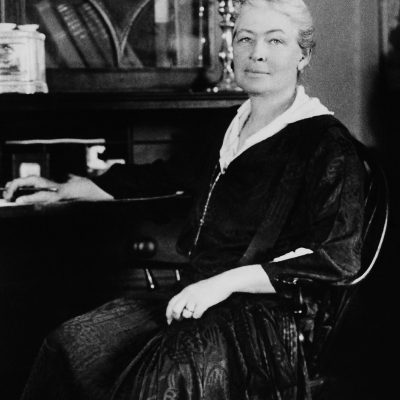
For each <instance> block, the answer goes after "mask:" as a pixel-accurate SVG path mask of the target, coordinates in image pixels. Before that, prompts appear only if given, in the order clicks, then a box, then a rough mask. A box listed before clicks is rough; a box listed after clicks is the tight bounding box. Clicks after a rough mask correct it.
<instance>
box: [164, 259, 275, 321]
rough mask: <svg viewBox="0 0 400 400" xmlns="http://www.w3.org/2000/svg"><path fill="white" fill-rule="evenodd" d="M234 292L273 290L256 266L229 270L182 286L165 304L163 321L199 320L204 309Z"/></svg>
mask: <svg viewBox="0 0 400 400" xmlns="http://www.w3.org/2000/svg"><path fill="white" fill-rule="evenodd" d="M234 292H245V293H275V289H274V287H273V286H272V284H271V281H270V280H269V277H268V275H267V273H266V272H265V271H264V269H263V268H262V266H261V265H260V264H254V265H245V266H242V267H237V268H233V269H231V270H228V271H225V272H222V273H221V274H219V275H215V276H213V277H212V278H208V279H205V280H203V281H199V282H197V283H193V284H192V285H189V286H187V287H185V289H183V290H182V291H181V292H180V293H178V294H177V295H176V296H174V297H173V298H172V299H171V300H170V301H169V303H168V307H167V311H166V316H167V322H168V324H170V323H171V322H172V320H173V319H176V320H178V321H179V320H181V319H182V318H200V317H201V316H202V315H203V314H204V312H205V311H206V310H208V309H209V308H210V307H212V306H214V305H215V304H218V303H221V301H224V300H225V299H227V298H228V297H229V296H230V295H231V294H232V293H234Z"/></svg>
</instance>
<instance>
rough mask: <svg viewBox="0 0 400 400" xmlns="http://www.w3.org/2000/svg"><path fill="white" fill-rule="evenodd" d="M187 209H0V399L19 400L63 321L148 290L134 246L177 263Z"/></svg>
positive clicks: (130, 203)
mask: <svg viewBox="0 0 400 400" xmlns="http://www.w3.org/2000/svg"><path fill="white" fill-rule="evenodd" d="M189 206H190V199H189V198H188V197H185V196H183V197H178V198H177V197H175V196H170V197H164V198H153V199H131V200H118V201H116V200H112V201H99V202H87V201H74V202H63V203H57V204H49V205H23V206H14V207H1V208H0V224H1V225H0V226H1V230H0V315H1V324H0V354H1V356H0V381H1V382H2V385H0V398H1V399H7V400H13V399H17V398H18V395H19V391H20V389H21V388H22V386H23V384H24V382H25V380H26V377H27V375H28V372H29V369H30V367H31V365H32V362H33V359H34V357H35V354H36V353H37V351H38V348H39V346H40V343H41V341H42V340H43V338H44V337H45V336H46V334H48V333H49V332H50V331H51V330H52V329H54V328H55V327H56V326H57V325H58V324H60V323H61V322H62V321H65V320H67V319H69V318H71V317H73V316H75V315H78V314H81V313H83V312H86V311H88V310H90V309H92V308H94V307H97V306H99V305H101V304H102V303H104V302H106V301H109V300H111V299H113V298H115V297H118V296H123V295H129V294H131V293H132V292H133V291H135V290H147V289H146V287H145V286H144V281H143V280H141V284H138V278H141V277H143V275H144V273H143V270H142V269H141V267H142V266H143V262H145V261H143V260H142V261H139V260H138V258H137V257H136V256H135V254H134V252H133V251H132V243H133V242H134V241H135V240H138V239H140V238H149V237H150V238H152V239H154V240H156V242H157V252H156V254H155V255H154V256H153V257H152V258H151V259H164V260H165V259H167V261H168V258H169V260H170V261H172V260H176V261H180V260H181V261H183V260H182V259H180V257H179V256H178V255H177V254H176V253H175V251H174V248H175V240H176V236H177V234H178V232H179V230H180V228H181V225H182V221H183V220H184V217H185V215H186V213H187V210H188V207H189ZM137 268H139V269H137ZM171 276H173V275H172V274H171ZM138 285H139V286H138Z"/></svg>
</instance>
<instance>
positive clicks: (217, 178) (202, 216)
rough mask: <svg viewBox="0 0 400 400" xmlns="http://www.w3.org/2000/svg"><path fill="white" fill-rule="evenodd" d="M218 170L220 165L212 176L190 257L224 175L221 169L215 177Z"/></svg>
mask: <svg viewBox="0 0 400 400" xmlns="http://www.w3.org/2000/svg"><path fill="white" fill-rule="evenodd" d="M218 168H219V164H217V165H216V166H215V168H214V171H213V173H212V175H211V181H210V186H209V190H208V195H207V200H206V202H205V204H204V207H203V212H202V214H201V218H200V221H199V226H198V228H197V232H196V236H195V239H194V241H193V246H192V248H191V249H190V251H189V257H190V256H191V255H192V252H193V250H194V249H195V248H196V246H197V242H198V241H199V237H200V233H201V230H202V228H203V225H204V222H205V218H206V214H207V211H208V206H209V204H210V199H211V196H212V194H213V191H214V188H215V186H216V184H217V182H218V181H219V178H220V177H221V175H222V171H221V169H219V171H218V173H217V175H215V173H216V172H217V170H218ZM214 176H215V178H214Z"/></svg>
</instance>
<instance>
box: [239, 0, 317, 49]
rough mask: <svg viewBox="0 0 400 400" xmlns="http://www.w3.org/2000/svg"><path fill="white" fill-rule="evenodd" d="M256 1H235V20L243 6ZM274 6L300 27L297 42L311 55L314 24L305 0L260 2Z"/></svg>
mask: <svg viewBox="0 0 400 400" xmlns="http://www.w3.org/2000/svg"><path fill="white" fill-rule="evenodd" d="M254 1H255V0H234V3H235V19H236V18H237V17H238V15H239V14H240V9H241V7H242V6H243V5H246V4H249V5H251V4H252V3H254ZM258 1H263V2H265V3H268V4H270V5H271V6H273V7H274V8H275V9H276V10H277V11H279V12H281V13H283V14H285V15H287V16H288V17H289V18H290V19H291V20H292V21H293V22H294V23H295V24H296V25H297V27H298V29H299V35H298V38H297V42H298V44H299V46H300V48H301V50H302V52H303V54H304V55H309V54H310V53H311V51H312V49H313V48H314V47H315V41H314V31H315V29H314V24H313V19H312V16H311V13H310V10H309V8H308V7H307V5H306V4H305V3H304V1H303V0H258Z"/></svg>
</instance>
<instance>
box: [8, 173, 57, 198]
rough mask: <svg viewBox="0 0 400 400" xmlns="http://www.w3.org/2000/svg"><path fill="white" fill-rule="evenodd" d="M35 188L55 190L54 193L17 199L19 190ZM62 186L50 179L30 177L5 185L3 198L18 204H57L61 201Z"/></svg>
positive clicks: (49, 192) (47, 192) (43, 192)
mask: <svg viewBox="0 0 400 400" xmlns="http://www.w3.org/2000/svg"><path fill="white" fill-rule="evenodd" d="M28 187H34V188H43V189H50V188H52V189H54V191H50V190H48V191H46V190H44V191H40V192H36V193H33V194H30V195H24V196H20V197H17V198H15V195H16V193H17V191H18V190H19V189H23V188H28ZM60 188H61V184H59V183H56V182H53V181H51V180H49V179H46V178H42V177H40V176H28V177H26V178H16V179H14V180H12V181H10V182H7V183H6V185H5V190H4V191H3V197H4V199H5V200H7V201H14V199H15V202H16V203H43V202H49V203H50V202H56V201H59V200H61V199H60Z"/></svg>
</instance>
